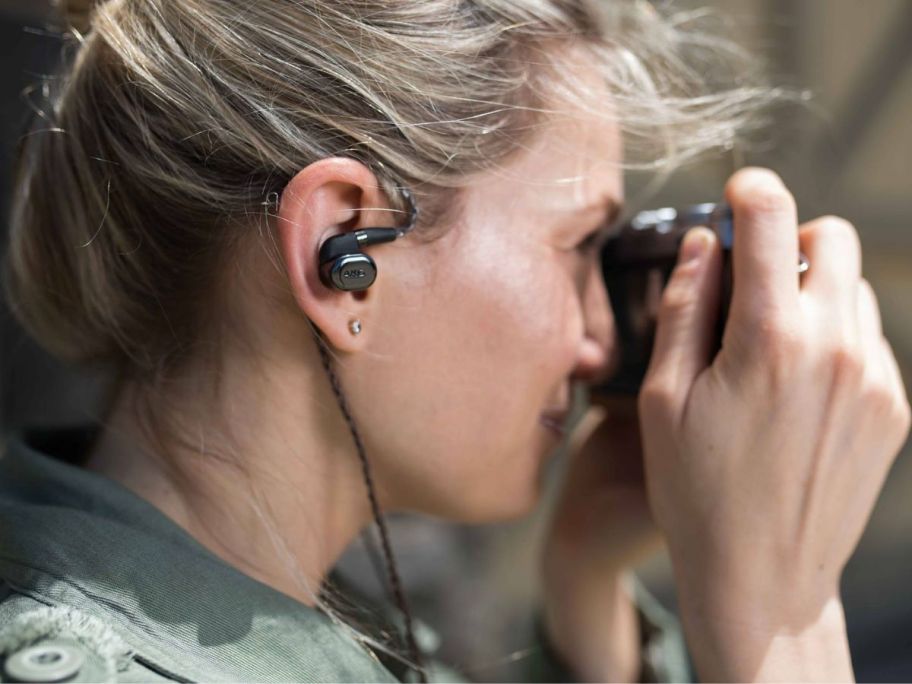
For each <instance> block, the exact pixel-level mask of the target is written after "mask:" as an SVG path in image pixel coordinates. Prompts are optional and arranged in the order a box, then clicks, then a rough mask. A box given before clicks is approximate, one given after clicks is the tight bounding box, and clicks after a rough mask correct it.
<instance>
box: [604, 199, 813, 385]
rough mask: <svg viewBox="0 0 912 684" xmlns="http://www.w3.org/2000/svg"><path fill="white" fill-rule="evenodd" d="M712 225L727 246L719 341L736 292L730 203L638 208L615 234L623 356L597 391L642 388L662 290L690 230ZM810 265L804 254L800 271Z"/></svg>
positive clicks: (612, 267) (612, 281) (610, 246)
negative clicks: (610, 375)
mask: <svg viewBox="0 0 912 684" xmlns="http://www.w3.org/2000/svg"><path fill="white" fill-rule="evenodd" d="M695 226H706V227H707V228H709V229H710V230H712V231H713V232H714V233H715V234H716V236H717V237H718V239H719V243H720V245H721V247H722V283H721V286H722V289H721V293H720V311H719V316H718V318H717V325H716V333H715V337H716V345H715V349H716V350H718V349H719V348H720V347H721V345H722V332H723V331H724V329H725V321H726V319H727V318H728V309H729V305H730V303H731V292H732V264H731V249H732V242H733V239H734V224H733V221H732V212H731V209H730V208H729V207H728V206H726V205H724V204H713V203H704V204H696V205H693V206H690V207H686V208H683V209H675V208H671V207H666V208H663V209H650V210H647V211H641V212H639V213H638V214H636V215H635V216H634V217H633V218H632V219H631V220H630V221H629V222H627V223H625V224H624V225H622V226H621V228H620V229H619V230H618V231H617V232H616V233H615V234H614V235H612V236H611V237H610V238H609V239H608V240H607V241H606V243H605V245H604V246H603V248H602V251H601V255H600V256H601V267H602V276H603V277H604V279H605V286H606V288H607V290H608V297H609V299H610V301H611V308H612V310H613V312H614V321H615V329H616V331H617V339H618V343H619V345H620V349H619V354H620V359H619V363H618V366H617V369H616V372H615V373H614V375H613V376H612V377H611V378H609V379H608V381H607V382H604V383H602V384H600V385H597V386H595V387H593V388H592V391H593V392H595V393H600V394H636V393H637V392H638V391H639V389H640V386H641V385H642V383H643V378H644V376H645V375H646V369H647V368H648V366H649V357H650V354H651V353H652V346H653V342H654V339H655V327H656V317H657V315H658V309H659V302H660V301H661V297H662V290H663V289H664V287H665V284H666V283H667V282H668V279H669V277H670V276H671V272H672V270H673V269H674V267H675V264H676V263H677V257H678V250H679V248H680V246H681V242H682V241H683V239H684V235H685V234H686V233H687V231H688V230H690V229H691V228H693V227H695ZM807 268H808V262H807V259H806V258H805V257H804V255H801V256H800V260H799V264H798V273H803V272H804V271H806V270H807Z"/></svg>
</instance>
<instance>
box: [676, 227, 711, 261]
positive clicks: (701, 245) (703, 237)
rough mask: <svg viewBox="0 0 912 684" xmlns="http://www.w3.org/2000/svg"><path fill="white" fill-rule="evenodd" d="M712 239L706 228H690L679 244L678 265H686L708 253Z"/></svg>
mask: <svg viewBox="0 0 912 684" xmlns="http://www.w3.org/2000/svg"><path fill="white" fill-rule="evenodd" d="M713 237H714V236H713V233H712V231H710V230H709V229H708V228H703V227H702V226H701V227H698V228H691V229H690V230H689V231H687V234H686V235H685V236H684V242H682V243H681V252H680V254H679V255H678V263H679V264H686V263H687V262H689V261H695V260H696V259H702V258H703V257H704V256H705V255H706V254H707V253H708V252H709V247H710V245H711V244H712V240H713Z"/></svg>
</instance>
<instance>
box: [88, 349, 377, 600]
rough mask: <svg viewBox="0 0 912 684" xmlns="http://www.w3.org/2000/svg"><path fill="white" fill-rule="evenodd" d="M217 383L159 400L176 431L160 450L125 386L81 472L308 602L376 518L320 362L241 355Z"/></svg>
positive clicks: (175, 392) (157, 408)
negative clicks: (120, 489) (137, 499)
mask: <svg viewBox="0 0 912 684" xmlns="http://www.w3.org/2000/svg"><path fill="white" fill-rule="evenodd" d="M314 354H316V352H315V351H314ZM220 377H221V381H220V383H219V390H218V394H217V395H214V394H209V393H207V392H205V391H200V387H199V386H198V385H196V386H194V383H192V382H184V383H183V386H182V387H180V388H174V389H169V390H168V391H167V392H166V393H164V394H162V393H157V394H156V397H155V400H154V403H151V406H152V410H153V411H155V412H156V413H157V412H160V411H162V410H166V411H167V416H168V418H169V419H171V420H174V419H176V420H179V421H180V426H181V427H180V433H179V434H177V435H175V434H167V435H166V437H168V438H170V439H167V441H165V442H163V443H161V444H160V443H159V442H158V441H157V440H154V439H150V438H149V437H148V434H147V432H146V431H144V430H143V427H142V425H141V423H140V419H139V416H138V415H137V413H139V412H137V411H134V410H132V406H133V405H134V404H133V402H132V401H131V399H132V398H133V397H134V396H135V393H136V392H137V388H136V387H133V386H127V387H125V389H124V391H122V392H121V394H120V396H119V397H118V399H117V401H116V402H115V405H114V407H113V409H112V411H111V413H110V415H109V417H108V419H107V420H106V422H105V426H104V429H103V431H102V434H101V436H100V437H99V439H98V441H97V443H96V445H95V447H94V448H93V450H92V452H91V454H90V456H89V460H88V462H87V464H86V468H88V469H90V470H93V471H95V472H98V473H101V474H103V475H105V476H106V477H109V478H110V479H112V480H115V481H117V482H119V483H120V484H121V485H123V486H125V487H126V488H128V489H130V490H132V491H133V492H135V493H136V494H138V495H139V496H141V497H142V498H144V499H146V500H148V501H149V502H150V503H152V504H153V505H154V506H156V507H157V508H159V509H160V510H161V511H162V512H163V513H165V515H167V516H168V517H170V518H171V519H172V520H173V521H174V522H176V523H177V524H178V525H180V526H181V527H183V528H184V529H185V530H186V531H187V532H188V533H190V534H191V535H192V536H193V537H194V538H196V539H197V540H198V541H199V542H200V543H201V544H203V545H204V546H206V547H207V548H208V549H209V550H211V551H212V552H213V553H215V554H216V555H218V556H219V557H221V558H222V559H223V560H225V561H226V562H227V563H229V564H231V565H233V566H235V567H237V568H238V569H240V570H241V571H242V572H244V573H246V574H248V575H250V576H252V577H254V578H256V579H257V580H259V581H261V582H263V583H265V584H267V585H269V586H272V587H273V588H275V589H277V590H279V591H281V592H283V593H285V594H288V595H290V596H292V597H294V598H296V599H298V600H300V601H301V602H303V603H305V604H307V605H313V604H314V602H315V595H316V593H317V592H318V591H319V587H320V583H321V582H322V580H323V578H324V577H325V575H326V574H327V573H328V572H329V570H330V569H331V568H332V566H333V565H334V564H335V562H336V560H337V559H338V557H339V556H340V555H341V554H342V552H343V550H344V549H345V547H346V546H348V544H349V543H350V542H351V540H352V539H353V538H354V537H355V536H356V535H357V534H358V532H359V531H360V530H361V529H362V528H363V526H364V525H366V524H367V523H369V521H370V519H371V511H370V506H369V502H368V499H367V496H366V495H365V489H364V483H363V480H362V478H361V471H360V466H359V464H358V462H357V457H356V455H355V453H354V449H353V446H352V443H351V436H350V433H349V432H348V429H347V427H346V426H345V424H344V422H343V421H342V419H341V416H340V415H339V411H338V409H337V407H336V405H335V402H334V400H333V399H332V395H331V394H330V393H329V391H328V386H327V382H326V379H325V377H323V375H322V368H320V364H319V361H318V360H316V359H302V358H300V357H299V358H297V359H294V360H288V361H287V362H285V363H281V362H280V363H275V362H274V360H273V364H272V365H271V366H270V367H264V366H263V364H262V363H258V364H252V363H249V362H247V361H246V359H244V357H241V356H236V357H233V358H230V360H228V361H226V362H225V363H224V364H223V365H222V369H221V374H220ZM308 398H309V399H308ZM175 437H177V438H178V439H177V440H175V439H174V438H175Z"/></svg>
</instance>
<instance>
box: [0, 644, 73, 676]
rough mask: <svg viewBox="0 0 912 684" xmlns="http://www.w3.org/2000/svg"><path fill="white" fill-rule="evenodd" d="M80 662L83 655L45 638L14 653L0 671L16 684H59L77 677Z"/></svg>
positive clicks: (70, 646)
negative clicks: (25, 683) (20, 683)
mask: <svg viewBox="0 0 912 684" xmlns="http://www.w3.org/2000/svg"><path fill="white" fill-rule="evenodd" d="M83 662H85V656H84V655H83V654H82V652H81V651H80V650H79V649H78V648H76V647H75V646H72V645H71V644H68V643H66V642H65V641H59V640H55V639H48V640H47V641H42V642H40V643H38V644H35V645H34V646H28V647H26V648H23V649H22V650H21V651H17V652H16V653H13V654H12V655H10V657H9V658H7V659H6V664H5V665H4V667H3V669H4V670H5V671H6V674H7V676H9V678H10V679H12V680H13V681H16V682H61V681H64V680H66V679H69V678H70V677H73V676H74V675H76V674H77V673H78V672H79V670H80V668H81V667H82V664H83Z"/></svg>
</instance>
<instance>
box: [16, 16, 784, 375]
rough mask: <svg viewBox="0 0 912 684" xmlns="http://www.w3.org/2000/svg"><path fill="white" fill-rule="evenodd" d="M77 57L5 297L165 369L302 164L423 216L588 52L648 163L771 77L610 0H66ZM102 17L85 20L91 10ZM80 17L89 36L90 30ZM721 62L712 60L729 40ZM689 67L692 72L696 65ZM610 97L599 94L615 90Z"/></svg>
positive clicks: (48, 341) (68, 347)
mask: <svg viewBox="0 0 912 684" xmlns="http://www.w3.org/2000/svg"><path fill="white" fill-rule="evenodd" d="M67 9H68V16H69V18H70V20H71V22H72V25H73V27H74V28H73V30H72V31H71V33H70V35H72V36H74V37H75V38H76V40H75V42H74V44H73V48H74V53H75V54H74V55H73V59H72V60H71V63H69V65H68V67H67V68H66V69H64V71H63V73H62V74H61V75H60V76H59V77H58V78H55V79H51V80H48V82H47V84H46V90H48V91H49V97H48V100H47V103H46V104H45V106H43V107H42V109H41V117H40V119H39V124H38V126H37V127H36V128H35V129H34V130H33V131H32V132H31V133H30V134H29V135H28V136H27V137H26V138H25V139H24V140H23V144H22V150H21V156H20V165H19V169H18V182H17V186H16V191H15V202H14V207H13V210H12V216H11V233H10V245H9V250H8V257H7V263H6V265H5V269H4V276H5V289H6V292H7V296H8V298H9V300H10V306H11V308H12V310H13V312H14V313H15V315H16V316H17V317H18V319H19V320H20V321H21V323H22V324H23V325H24V327H25V328H26V329H27V330H28V331H29V332H30V333H31V334H32V335H33V336H34V337H35V338H36V339H37V340H38V342H39V343H41V344H42V345H43V346H44V347H45V348H47V349H48V350H49V351H50V352H51V353H52V354H54V355H56V356H57V357H59V358H61V359H63V360H66V361H71V362H96V361H100V362H120V364H121V365H123V366H125V367H127V368H130V369H132V370H133V371H134V372H137V373H140V372H143V371H151V370H154V369H161V368H163V367H166V366H170V365H173V364H174V363H176V362H178V361H179V360H181V358H183V357H184V356H186V355H187V354H189V353H190V350H192V349H193V347H194V342H197V341H199V337H200V336H201V335H202V334H203V331H205V330H207V329H212V326H213V324H214V323H215V322H216V321H213V317H216V316H217V315H218V311H219V310H220V307H219V306H218V291H219V289H218V287H217V283H218V279H219V274H220V273H221V272H222V270H223V268H222V267H223V264H224V263H225V261H226V256H227V255H228V254H229V253H230V251H231V247H232V246H234V245H237V244H238V243H239V241H240V239H241V238H242V237H243V236H244V235H245V234H249V233H251V232H252V231H253V230H254V228H255V227H257V226H260V227H262V226H263V224H264V222H265V223H268V220H269V214H270V208H271V207H274V204H275V202H276V200H277V198H278V195H279V193H280V192H281V190H282V188H283V187H284V186H285V184H286V183H287V182H288V180H289V179H290V178H291V177H292V176H293V175H294V174H295V173H296V171H298V170H300V169H301V168H303V167H305V166H307V165H308V164H310V163H311V162H313V161H315V160H317V159H320V158H323V157H328V156H334V155H344V156H350V157H355V158H358V159H362V160H364V161H365V162H366V163H367V164H368V165H369V166H370V167H371V168H372V169H374V170H375V172H376V174H377V176H378V179H379V180H380V182H381V183H382V184H383V185H384V186H385V188H386V189H387V190H388V193H387V194H388V195H389V199H390V202H391V204H392V205H393V206H394V207H395V208H398V209H402V206H401V200H400V199H399V197H398V194H397V193H395V192H393V189H394V188H395V186H396V185H402V186H407V187H410V188H412V189H413V190H414V191H415V192H416V196H417V198H418V201H419V204H420V205H421V206H422V210H423V216H424V217H425V220H424V222H423V223H424V224H425V226H427V225H430V224H432V223H433V222H434V218H435V212H434V211H433V207H434V205H435V200H437V201H436V204H438V205H441V206H442V205H443V204H444V203H445V200H446V198H447V197H451V196H452V192H450V193H446V192H441V191H445V190H447V189H452V188H458V187H460V186H463V185H465V184H467V183H468V182H471V177H472V175H473V174H474V173H476V172H478V171H482V170H484V169H487V168H491V167H493V166H495V165H497V164H500V163H502V162H503V161H504V159H505V158H507V157H508V156H509V155H510V154H511V153H512V152H513V151H514V150H516V149H517V148H518V147H519V146H520V145H521V144H522V143H523V141H524V139H525V138H527V137H528V136H529V135H530V134H531V133H530V131H533V130H534V128H535V123H536V122H537V121H539V120H541V119H542V118H543V117H547V116H548V115H549V111H548V110H547V109H546V108H545V104H546V102H550V101H553V97H551V95H552V94H553V91H555V90H556V89H560V88H561V87H564V88H566V86H567V85H568V84H570V85H572V83H573V81H574V75H573V74H572V73H567V72H566V71H561V70H560V69H558V68H555V66H554V64H553V61H550V62H549V60H548V58H549V55H552V54H553V53H554V52H555V47H556V46H558V45H559V44H561V43H568V44H570V43H574V44H581V45H583V46H585V47H586V48H588V49H589V51H590V54H591V55H592V63H593V65H596V66H598V67H599V68H601V70H602V72H603V73H604V75H605V78H606V79H607V81H608V83H609V85H610V87H611V92H612V93H613V102H612V106H613V112H614V113H613V115H612V116H614V117H616V118H617V120H618V123H619V125H620V126H621V129H622V132H623V133H624V136H625V139H626V140H627V143H628V145H629V146H636V145H639V146H640V147H642V148H647V147H648V148H649V149H651V150H652V152H653V154H652V156H651V157H649V156H648V154H643V155H640V158H641V159H647V161H648V163H651V164H653V165H655V166H667V165H669V164H673V163H679V162H680V161H682V160H683V159H686V158H689V157H692V156H694V155H696V154H699V153H700V152H702V151H704V150H706V149H708V148H710V147H713V146H716V145H720V144H725V143H726V142H727V141H731V140H732V139H733V138H734V137H735V136H736V135H737V134H738V132H739V130H743V128H744V127H745V125H746V124H747V123H749V122H750V121H751V120H753V119H754V118H755V117H756V110H757V105H758V104H759V103H761V102H762V100H763V98H764V97H765V96H766V91H764V90H763V89H762V88H757V87H746V86H743V85H736V86H735V87H732V88H729V89H723V90H718V89H713V88H712V85H711V84H710V83H708V82H707V79H706V78H705V77H704V76H702V75H701V73H698V71H697V67H700V68H703V69H705V68H706V65H707V64H709V57H710V56H715V57H716V59H715V60H714V62H713V63H714V64H717V65H718V64H719V63H720V62H725V63H727V64H729V70H731V67H730V65H731V63H732V61H733V60H734V59H735V58H739V59H738V60H737V63H738V64H740V65H743V66H745V69H742V70H740V71H735V72H734V73H737V78H738V79H741V80H742V81H743V79H744V77H745V74H746V73H747V71H746V64H747V62H746V60H745V59H744V58H743V55H741V53H740V52H739V51H738V50H737V48H734V47H733V46H732V45H730V44H728V43H726V42H725V41H722V40H720V39H718V38H710V37H708V36H706V35H704V34H702V33H699V32H697V31H695V30H693V31H689V30H688V28H687V25H686V24H687V22H686V19H687V17H681V16H678V17H672V18H665V17H662V16H660V15H659V14H658V13H657V12H655V11H653V10H652V9H651V6H649V5H648V4H647V3H645V2H630V1H628V0H615V1H611V2H607V1H606V2H604V3H590V2H586V1H585V0H577V1H572V0H477V1H465V0H424V1H421V2H414V1H410V2H405V1H400V0H375V1H373V2H370V1H368V2H345V1H340V0H308V1H307V2H299V1H298V2H292V1H291V0H269V1H264V2H253V3H250V2H232V1H230V0H143V1H142V2H137V1H135V0H108V1H107V2H103V3H100V4H95V3H92V2H89V1H88V0H75V1H72V2H70V3H69V4H68V5H67ZM90 14H91V16H90ZM86 31H87V32H86ZM720 55H721V56H722V59H719V56H720ZM690 65H696V66H690ZM606 111H607V103H606Z"/></svg>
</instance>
